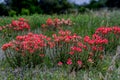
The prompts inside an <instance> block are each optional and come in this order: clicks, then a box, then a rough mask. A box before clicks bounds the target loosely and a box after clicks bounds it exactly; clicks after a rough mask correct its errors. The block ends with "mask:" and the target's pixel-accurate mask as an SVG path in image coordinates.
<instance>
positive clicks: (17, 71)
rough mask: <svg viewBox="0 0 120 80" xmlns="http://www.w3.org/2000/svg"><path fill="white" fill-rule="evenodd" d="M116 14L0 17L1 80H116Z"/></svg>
mask: <svg viewBox="0 0 120 80" xmlns="http://www.w3.org/2000/svg"><path fill="white" fill-rule="evenodd" d="M119 12H120V11H102V13H100V12H89V13H85V14H66V15H65V14H64V15H56V14H54V15H38V14H34V15H31V16H17V17H16V16H15V17H0V47H1V51H0V80H119V79H120V13H119Z"/></svg>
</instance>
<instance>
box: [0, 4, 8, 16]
mask: <svg viewBox="0 0 120 80" xmlns="http://www.w3.org/2000/svg"><path fill="white" fill-rule="evenodd" d="M0 10H1V12H0V15H8V9H7V7H6V6H5V5H4V4H2V3H0Z"/></svg>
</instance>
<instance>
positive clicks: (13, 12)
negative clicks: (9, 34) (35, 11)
mask: <svg viewBox="0 0 120 80" xmlns="http://www.w3.org/2000/svg"><path fill="white" fill-rule="evenodd" d="M8 14H9V16H11V17H13V16H16V11H14V10H10V11H9V12H8Z"/></svg>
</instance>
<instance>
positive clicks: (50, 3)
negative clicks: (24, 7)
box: [39, 0, 73, 14]
mask: <svg viewBox="0 0 120 80" xmlns="http://www.w3.org/2000/svg"><path fill="white" fill-rule="evenodd" d="M39 4H40V7H41V9H42V10H43V11H44V13H48V14H51V13H64V12H65V11H66V10H67V9H68V8H72V7H73V5H72V4H70V3H69V2H68V1H67V0H40V2H39Z"/></svg>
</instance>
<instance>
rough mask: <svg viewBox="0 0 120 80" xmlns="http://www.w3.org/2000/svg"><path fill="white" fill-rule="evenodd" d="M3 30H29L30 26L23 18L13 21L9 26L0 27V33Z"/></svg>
mask: <svg viewBox="0 0 120 80" xmlns="http://www.w3.org/2000/svg"><path fill="white" fill-rule="evenodd" d="M3 29H10V30H15V31H21V30H25V29H27V30H29V29H30V25H29V24H28V21H27V20H25V19H24V18H19V19H18V20H13V21H12V22H11V23H10V24H8V25H6V26H1V27H0V31H2V30H3Z"/></svg>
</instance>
